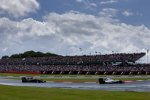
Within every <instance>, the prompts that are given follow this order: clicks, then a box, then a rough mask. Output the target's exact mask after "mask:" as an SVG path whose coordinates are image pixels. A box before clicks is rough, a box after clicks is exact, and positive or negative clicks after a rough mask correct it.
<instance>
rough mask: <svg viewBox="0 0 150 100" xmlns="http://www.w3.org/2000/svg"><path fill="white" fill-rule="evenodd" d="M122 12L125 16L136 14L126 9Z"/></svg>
mask: <svg viewBox="0 0 150 100" xmlns="http://www.w3.org/2000/svg"><path fill="white" fill-rule="evenodd" d="M122 14H123V15H124V16H127V17H128V16H133V15H134V14H133V13H132V12H130V11H129V10H125V11H123V12H122Z"/></svg>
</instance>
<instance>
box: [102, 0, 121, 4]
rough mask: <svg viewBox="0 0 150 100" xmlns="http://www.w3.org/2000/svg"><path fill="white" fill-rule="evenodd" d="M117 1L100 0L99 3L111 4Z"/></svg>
mask: <svg viewBox="0 0 150 100" xmlns="http://www.w3.org/2000/svg"><path fill="white" fill-rule="evenodd" d="M117 2H118V0H105V1H101V2H100V4H112V3H117Z"/></svg>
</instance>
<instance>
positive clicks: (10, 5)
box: [0, 0, 39, 17]
mask: <svg viewBox="0 0 150 100" xmlns="http://www.w3.org/2000/svg"><path fill="white" fill-rule="evenodd" d="M37 9H39V3H38V2H37V0H0V14H9V15H12V16H14V17H20V16H26V15H27V14H28V13H30V12H35V11H36V10H37Z"/></svg>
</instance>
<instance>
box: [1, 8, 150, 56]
mask: <svg viewBox="0 0 150 100" xmlns="http://www.w3.org/2000/svg"><path fill="white" fill-rule="evenodd" d="M149 38H150V29H149V28H148V27H146V26H144V25H140V26H134V25H129V24H126V23H121V22H119V21H116V19H114V18H112V17H105V16H102V15H99V16H94V15H90V14H85V13H80V12H73V11H71V12H66V13H63V14H59V13H49V14H48V15H46V16H44V18H43V21H37V20H34V19H32V18H28V19H23V20H21V21H12V20H10V19H8V18H0V40H1V44H0V51H1V52H3V53H4V54H5V53H14V52H22V51H25V50H39V51H51V52H55V53H58V54H63V55H66V54H69V55H72V54H73V55H74V54H80V52H81V51H80V50H79V48H82V51H83V52H84V53H83V54H89V53H90V52H91V53H92V54H93V53H95V51H97V52H101V53H111V51H115V52H135V51H137V50H138V51H144V48H150V44H149V43H150V39H149Z"/></svg>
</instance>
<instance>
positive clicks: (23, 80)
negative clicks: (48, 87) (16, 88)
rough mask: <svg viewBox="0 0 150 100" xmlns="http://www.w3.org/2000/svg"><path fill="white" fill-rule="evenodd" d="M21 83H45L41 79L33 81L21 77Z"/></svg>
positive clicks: (33, 79) (29, 78)
mask: <svg viewBox="0 0 150 100" xmlns="http://www.w3.org/2000/svg"><path fill="white" fill-rule="evenodd" d="M21 79H22V83H45V82H46V81H43V80H41V79H35V78H33V77H22V78H21Z"/></svg>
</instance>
